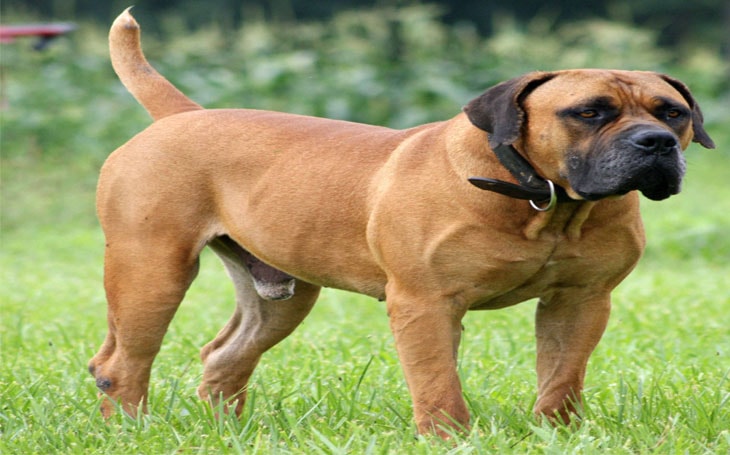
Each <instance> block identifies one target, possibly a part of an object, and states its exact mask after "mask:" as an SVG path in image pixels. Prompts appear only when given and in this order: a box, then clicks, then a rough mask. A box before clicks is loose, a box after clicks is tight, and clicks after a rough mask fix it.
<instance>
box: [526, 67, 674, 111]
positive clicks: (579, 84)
mask: <svg viewBox="0 0 730 455" xmlns="http://www.w3.org/2000/svg"><path fill="white" fill-rule="evenodd" d="M597 98H601V99H603V100H605V101H607V102H610V104H612V105H615V106H625V105H645V106H650V105H655V104H657V103H659V102H666V101H667V100H672V101H674V102H676V103H679V104H682V105H684V106H688V104H687V101H686V100H685V99H684V97H683V96H682V94H681V93H679V92H678V91H677V90H676V89H675V88H674V87H672V86H671V85H670V84H669V83H667V82H666V81H665V80H664V79H662V78H661V77H660V76H659V75H658V74H656V73H652V72H646V71H616V70H578V71H561V72H558V73H557V76H556V77H554V78H552V79H550V80H549V81H547V82H545V83H544V84H542V85H540V86H538V87H537V88H535V90H534V91H533V92H532V93H530V94H529V95H528V96H527V97H526V99H525V100H524V101H523V103H524V104H525V105H526V106H529V105H530V104H532V103H536V105H538V106H548V105H552V106H556V107H567V106H574V105H579V104H582V103H586V102H588V101H589V100H593V99H597Z"/></svg>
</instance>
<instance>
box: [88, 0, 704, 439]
mask: <svg viewBox="0 0 730 455" xmlns="http://www.w3.org/2000/svg"><path fill="white" fill-rule="evenodd" d="M110 52H111V59H112V64H113V66H114V69H115V71H116V73H117V74H118V76H119V78H120V79H121V81H122V83H123V84H124V85H125V86H126V87H127V89H128V90H129V91H130V92H131V93H132V95H134V97H135V98H136V99H137V100H138V101H139V102H140V103H141V104H142V106H144V107H145V108H146V109H147V111H148V112H149V113H150V115H151V116H152V118H153V119H154V122H153V123H152V124H151V126H149V127H148V128H147V129H145V130H144V131H142V132H141V133H139V134H138V135H137V136H135V137H134V138H132V139H131V140H129V142H127V143H126V144H124V145H122V146H121V147H120V148H118V149H117V150H116V151H115V152H114V153H112V154H111V156H110V157H109V158H108V160H107V161H106V163H105V164H104V166H103V168H102V170H101V173H100V178H99V184H98V192H97V194H98V195H97V209H98V216H99V220H100V222H101V226H102V229H103V231H104V234H105V238H106V247H105V261H104V267H105V269H104V285H105V290H106V296H107V300H108V325H109V331H108V334H107V336H106V339H105V341H104V343H103V345H102V346H101V348H100V350H99V351H98V353H97V354H96V355H95V356H94V357H93V358H92V359H91V361H90V366H89V370H90V372H91V373H92V375H94V377H95V378H96V384H97V386H98V388H99V389H100V390H101V392H102V393H103V395H104V398H103V399H102V405H101V407H102V413H103V415H105V416H109V415H110V414H111V413H112V412H113V409H114V407H115V406H116V405H119V406H121V408H122V409H123V410H124V411H125V412H126V413H128V414H130V415H136V413H137V412H138V411H146V396H147V389H148V383H149V378H150V370H151V366H152V363H153V360H154V358H155V356H156V354H157V352H158V350H159V348H160V344H161V342H162V338H163V336H164V334H165V332H166V330H167V327H168V324H169V323H170V321H171V320H172V318H173V315H174V314H175V311H176V309H177V308H178V305H179V304H180V302H181V300H182V299H183V296H184V294H185V292H186V290H187V289H188V286H189V285H190V284H191V282H192V281H193V279H194V278H195V276H196V273H197V271H198V256H199V254H200V252H201V250H202V249H203V248H204V247H206V246H208V247H210V248H211V249H212V250H213V251H215V253H217V255H218V256H219V257H220V258H221V260H222V262H223V264H224V265H225V267H226V269H227V271H228V273H229V275H230V277H231V279H232V280H233V283H234V284H235V294H236V310H235V313H234V314H233V316H232V318H231V319H230V321H229V322H228V323H227V324H226V325H225V326H224V327H223V329H222V330H220V332H219V333H218V335H217V336H216V337H215V339H214V340H213V341H211V342H210V343H208V344H207V345H206V346H205V347H203V349H202V351H201V358H202V361H203V363H204V373H203V378H202V383H201V385H200V387H199V389H198V394H199V395H200V397H201V398H203V399H206V400H210V401H211V402H212V403H213V404H215V403H220V402H221V400H225V403H224V407H225V409H226V410H230V409H231V408H232V410H233V411H234V412H236V413H240V412H241V410H242V407H243V404H244V400H245V397H246V387H247V383H248V381H249V378H250V377H251V374H252V373H253V371H254V368H255V367H256V365H257V363H258V361H259V359H260V358H261V355H262V354H263V353H264V352H265V351H266V350H268V349H269V348H271V347H272V346H274V345H275V344H277V343H278V342H279V341H281V340H282V339H283V338H285V337H286V336H287V335H289V334H290V333H291V332H292V331H293V330H294V329H295V328H296V326H297V325H298V324H299V323H300V322H301V321H302V320H303V319H304V318H305V317H306V316H307V314H308V313H309V311H310V309H311V308H312V306H313V305H314V302H315V300H316V299H317V295H318V293H319V290H320V288H321V287H323V286H325V287H332V288H338V289H344V290H349V291H354V292H358V293H360V294H364V295H367V296H371V297H374V298H376V299H379V300H384V301H386V302H387V313H388V316H389V321H390V327H391V329H392V332H393V336H394V339H395V346H396V350H397V353H398V356H399V359H400V363H401V365H402V368H403V371H404V375H405V379H406V382H407V384H408V388H409V391H410V394H411V397H412V400H413V411H414V418H415V422H416V425H417V429H418V431H419V432H420V433H436V434H438V435H440V436H442V437H448V434H449V432H450V431H452V430H453V429H461V430H464V429H467V428H468V427H469V412H468V410H467V407H466V405H465V402H464V399H463V397H462V389H461V385H460V382H459V378H458V376H457V368H456V366H457V365H456V362H457V349H458V346H459V342H460V338H461V334H462V323H461V321H462V317H463V316H464V314H465V313H466V311H467V310H488V309H498V308H503V307H507V306H510V305H514V304H517V303H520V302H523V301H525V300H528V299H533V298H538V299H539V301H538V303H537V314H536V340H537V382H538V384H537V386H538V396H537V400H536V403H535V406H534V412H535V413H536V415H537V416H544V417H546V418H548V419H550V420H551V421H554V422H564V423H567V422H569V421H571V419H575V418H576V417H575V416H576V415H577V414H578V415H579V411H580V409H581V405H582V398H581V390H582V388H583V381H584V375H585V369H586V364H587V362H588V358H589V356H590V355H591V352H592V351H593V349H594V347H595V346H596V344H597V343H598V341H599V339H600V338H601V336H602V334H603V332H604V329H605V327H606V323H607V321H608V318H609V312H610V293H611V290H612V289H613V288H615V287H616V285H618V284H619V282H621V281H622V280H623V279H624V278H625V277H626V276H627V275H628V274H629V272H630V271H631V270H632V269H633V267H634V265H635V264H636V263H637V261H638V260H639V257H640V256H641V254H642V250H643V248H644V245H645V239H644V232H643V228H642V221H641V218H640V215H639V193H643V194H644V195H645V196H646V197H648V198H649V199H653V200H661V199H665V198H667V197H669V196H671V195H673V194H676V193H678V192H679V191H680V186H681V181H682V177H683V175H684V173H685V161H684V159H683V150H684V149H686V147H687V146H688V145H689V144H690V142H692V141H694V142H698V143H699V144H701V145H702V146H704V147H706V148H713V147H714V144H713V142H712V139H711V138H710V137H709V136H708V134H707V133H706V132H705V130H704V128H703V118H702V113H701V111H700V107H699V106H698V105H697V103H696V101H695V100H694V98H693V96H692V94H691V93H690V90H689V89H688V88H687V87H686V86H685V85H684V84H683V83H682V82H680V81H678V80H675V79H673V78H671V77H669V76H666V75H662V74H658V73H652V72H634V71H615V70H596V69H581V70H565V71H556V72H533V73H529V74H526V75H523V76H521V77H517V78H515V79H512V80H509V81H506V82H503V83H501V84H498V85H496V86H494V87H492V88H490V89H488V90H487V91H486V92H484V93H483V94H482V95H481V96H479V97H477V98H476V99H474V100H472V101H471V102H469V103H468V104H467V105H466V107H465V108H464V109H463V112H461V113H459V114H458V115H456V116H455V117H453V118H451V119H449V120H446V121H442V122H436V123H430V124H426V125H421V126H416V127H414V128H411V129H406V130H393V129H389V128H384V127H380V126H371V125H364V124H357V123H351V122H346V121H339V120H329V119H322V118H314V117H307V116H301V115H293V114H285V113H278V112H268V111H260V110H251V109H221V110H205V109H203V108H202V107H201V106H199V105H198V104H196V103H194V102H193V101H191V100H190V99H189V98H188V97H186V96H185V95H183V94H182V93H181V92H180V91H179V90H178V89H177V88H175V87H174V86H173V85H172V84H171V83H170V82H168V81H167V80H166V79H165V78H164V77H163V76H161V75H160V74H159V73H158V72H157V71H156V70H154V69H153V68H152V66H150V64H149V63H148V62H147V60H146V59H145V57H144V55H143V53H142V50H141V47H140V29H139V26H138V24H137V22H136V21H135V20H134V18H133V17H132V16H131V15H130V13H129V11H125V12H124V13H122V14H121V15H120V16H119V17H118V18H117V19H116V20H115V22H114V23H113V25H112V27H111V31H110Z"/></svg>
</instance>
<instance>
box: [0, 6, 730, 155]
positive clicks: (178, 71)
mask: <svg viewBox="0 0 730 455" xmlns="http://www.w3.org/2000/svg"><path fill="white" fill-rule="evenodd" d="M439 14H440V13H439V10H438V9H437V8H435V7H433V6H424V5H420V6H412V7H404V8H381V9H375V10H365V11H357V12H344V13H341V14H339V15H337V16H336V17H335V18H334V19H333V20H331V21H328V22H323V23H299V24H287V25H276V24H271V23H264V22H253V23H249V24H246V25H245V26H244V27H242V28H241V29H240V30H237V31H236V32H235V33H234V34H224V33H223V32H222V31H221V29H220V28H216V27H214V26H209V27H207V28H201V29H198V30H197V31H195V32H186V31H185V29H184V27H182V26H181V24H180V23H179V22H178V21H176V20H175V19H174V18H173V19H168V20H166V21H165V20H163V22H162V24H161V25H162V27H164V28H166V29H171V30H177V31H178V33H169V34H167V35H169V36H174V38H173V39H171V40H165V41H164V42H160V41H157V40H156V39H155V38H154V36H150V35H145V34H144V33H143V41H144V47H145V51H146V53H147V55H148V58H149V59H150V60H151V61H152V62H153V64H154V65H155V66H156V67H157V68H158V69H159V70H160V72H162V73H163V74H164V75H166V76H167V77H169V78H170V79H171V80H173V81H174V82H175V83H176V84H178V85H179V86H180V87H181V89H182V90H183V91H184V92H185V93H187V94H189V95H190V96H191V97H192V98H193V99H195V100H196V101H198V102H200V103H202V104H203V105H205V106H207V107H224V106H225V107H233V106H235V107H254V108H262V109H273V110H282V111H289V112H297V113H303V114H311V115H319V116H326V117H334V118H344V119H349V120H354V121H361V122H367V123H375V124H383V125H390V126H394V127H407V126H411V125H414V124H418V123H422V122H427V121H432V120H437V119H443V118H448V117H450V116H452V115H454V114H456V113H457V112H458V111H459V108H460V106H462V105H463V104H465V103H466V102H467V101H468V100H469V99H470V98H471V97H473V96H475V95H476V94H478V93H479V92H480V91H482V90H484V89H486V88H487V87H489V86H490V85H492V84H495V83H497V82H499V81H502V80H505V79H508V78H511V77H515V76H517V75H519V74H521V73H524V72H527V71H532V70H538V69H540V70H549V69H559V68H572V67H613V68H624V69H648V70H657V71H662V72H668V73H671V74H673V75H674V76H676V77H679V78H681V79H684V80H685V81H686V82H687V83H688V84H689V85H690V86H691V88H692V89H693V91H694V92H695V94H696V95H697V97H698V98H700V99H701V100H702V104H703V107H704V108H705V111H706V113H707V114H708V115H707V116H708V120H709V121H710V122H713V121H714V122H719V121H722V118H721V117H722V116H723V114H724V112H722V109H721V107H722V106H726V102H727V96H728V95H727V92H728V88H729V87H728V84H729V83H728V80H727V78H726V75H727V74H728V73H729V72H730V70H729V69H728V62H726V61H723V60H722V59H721V58H720V57H719V56H718V55H715V54H713V53H712V52H711V51H709V50H703V49H697V50H695V51H694V52H693V53H692V54H691V55H690V56H689V57H688V58H687V59H686V60H685V61H682V62H679V63H677V62H676V61H675V60H676V59H675V56H673V55H669V54H668V52H667V51H665V50H662V49H661V48H659V47H658V46H657V45H656V35H655V34H654V33H653V32H651V31H648V30H644V29H636V28H631V27H629V26H626V25H622V24H620V23H614V22H606V21H585V22H577V23H571V24H566V25H565V26H563V27H561V28H559V29H558V30H556V31H554V32H551V31H550V28H551V23H550V22H549V21H544V20H535V21H532V22H531V23H529V24H527V25H526V26H522V25H521V24H518V23H516V22H514V21H510V20H508V19H504V20H502V21H500V22H499V24H498V26H499V28H498V29H497V30H496V33H495V34H494V35H493V36H492V37H491V38H488V39H483V38H482V37H481V36H480V35H479V33H477V31H476V29H475V28H474V27H472V26H470V25H466V24H462V25H461V26H454V27H447V26H445V25H443V23H442V22H441V21H440V20H439ZM138 20H139V21H140V22H141V23H142V26H143V31H144V28H145V26H146V23H149V22H150V21H154V20H156V19H155V18H150V17H138ZM105 34H106V31H105V30H100V29H98V28H97V27H95V26H93V25H90V24H82V25H81V27H80V29H79V30H77V31H76V32H74V33H73V34H71V35H69V36H68V37H67V38H62V39H61V40H59V42H57V43H55V44H54V45H53V46H51V48H50V49H49V50H48V51H46V52H45V53H33V52H31V51H29V50H28V49H27V47H25V46H21V45H20V44H19V43H18V44H14V45H7V46H4V47H3V52H2V65H3V71H4V73H5V77H4V87H3V98H4V102H5V103H6V104H7V105H9V108H8V109H5V110H4V112H3V114H2V115H3V117H2V121H3V130H4V131H3V149H4V150H3V153H4V154H11V155H12V154H16V153H23V154H26V153H29V152H30V153H36V152H38V153H44V154H46V153H48V154H69V153H70V154H74V155H76V154H78V153H79V151H80V150H85V149H88V148H89V147H90V146H91V148H95V147H94V145H93V144H94V143H96V144H98V145H100V146H101V147H100V148H104V147H108V146H109V144H115V143H121V142H122V141H123V140H124V139H125V138H127V137H128V136H129V134H130V133H131V132H134V131H137V130H138V129H139V126H140V125H141V124H144V123H145V122H146V120H144V116H143V115H142V116H140V113H141V111H142V110H141V108H139V107H137V106H136V104H135V102H134V101H133V100H132V98H131V96H129V95H127V94H126V93H125V92H124V89H123V88H122V86H121V84H119V82H118V81H116V80H115V77H114V75H113V73H112V71H111V68H110V65H109V62H108V56H107V54H108V53H107V48H106V37H105ZM713 101H714V102H715V103H713ZM108 152H109V150H98V151H97V153H99V154H100V155H101V156H106V154H107V153H108Z"/></svg>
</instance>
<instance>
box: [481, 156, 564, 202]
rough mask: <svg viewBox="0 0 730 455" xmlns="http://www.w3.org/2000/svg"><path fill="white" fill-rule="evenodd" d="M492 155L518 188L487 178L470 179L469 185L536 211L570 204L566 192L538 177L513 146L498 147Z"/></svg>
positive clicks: (512, 184) (508, 183)
mask: <svg viewBox="0 0 730 455" xmlns="http://www.w3.org/2000/svg"><path fill="white" fill-rule="evenodd" d="M492 151H493V152H494V154H495V155H496V156H497V158H498V159H499V162H500V163H502V166H504V167H505V169H507V170H508V171H509V172H510V174H512V176H514V178H515V179H517V181H518V182H519V185H515V184H514V183H510V182H505V181H503V180H497V179H493V178H488V177H469V182H470V183H471V184H472V185H474V186H476V187H477V188H480V189H482V190H487V191H494V192H496V193H500V194H504V195H505V196H509V197H513V198H516V199H525V200H529V201H530V202H531V205H532V206H533V208H535V209H536V210H550V209H552V208H553V206H554V205H555V203H556V202H567V201H572V199H571V198H570V197H569V196H568V194H567V193H566V191H565V189H563V188H562V187H560V186H558V185H555V184H554V183H552V182H551V181H550V180H547V179H544V178H542V177H540V175H539V174H538V173H537V171H536V170H535V168H534V167H532V165H531V164H530V163H529V162H528V161H527V160H526V159H525V158H524V157H523V156H522V155H520V153H519V152H518V151H517V150H516V149H515V148H514V147H513V146H512V145H510V144H500V145H499V146H497V147H495V148H494V149H492ZM539 204H542V207H541V206H540V205H539Z"/></svg>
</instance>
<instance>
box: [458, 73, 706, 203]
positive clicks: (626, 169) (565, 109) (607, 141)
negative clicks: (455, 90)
mask: <svg viewBox="0 0 730 455" xmlns="http://www.w3.org/2000/svg"><path fill="white" fill-rule="evenodd" d="M464 111H465V113H466V115H467V116H468V118H469V120H470V121H471V122H472V123H473V124H474V125H475V126H476V127H478V128H480V129H482V130H484V131H486V132H487V133H489V144H490V146H491V147H492V148H495V147H497V146H498V145H500V144H511V145H513V146H514V147H515V148H516V149H517V150H518V151H519V152H520V153H521V154H523V155H524V157H525V158H526V159H527V160H528V161H529V162H530V163H531V164H532V165H533V166H534V167H535V169H536V170H537V171H538V173H540V174H541V175H542V176H543V177H544V178H546V179H550V180H552V181H554V182H555V183H557V184H559V185H561V186H562V187H563V188H564V189H565V190H566V191H567V192H568V194H569V195H570V196H571V197H572V198H574V199H588V200H597V199H601V198H604V197H608V196H616V195H622V194H626V193H628V192H629V191H633V190H639V191H641V192H642V193H643V194H644V195H645V196H646V197H648V198H649V199H654V200H660V199H665V198H667V197H669V196H671V195H673V194H676V193H678V192H679V190H680V186H681V182H682V177H683V176H684V171H685V161H684V157H683V155H682V151H683V150H684V149H685V148H687V146H688V145H689V143H690V142H691V141H694V142H698V143H700V144H701V145H703V146H704V147H707V148H714V146H715V144H714V143H713V142H712V139H710V137H709V136H708V134H707V132H705V130H704V128H703V118H702V112H701V111H700V107H699V105H698V104H697V102H696V101H695V99H694V97H693V96H692V94H691V93H690V91H689V89H688V88H687V86H686V85H684V84H683V83H682V82H680V81H678V80H676V79H672V78H670V77H668V76H666V75H663V74H658V73H652V72H642V71H608V70H567V71H558V72H536V73H530V74H527V75H525V76H522V77H519V78H515V79H512V80H509V81H506V82H503V83H501V84H499V85H496V86H494V87H492V88H491V89H489V90H487V91H486V92H485V93H484V94H482V95H481V96H479V97H478V98H476V99H474V100H472V101H471V102H470V103H469V104H468V105H467V106H466V107H465V108H464Z"/></svg>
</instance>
